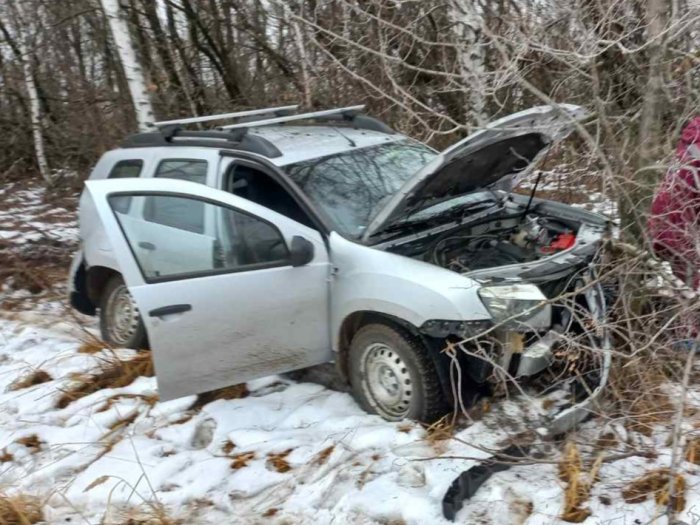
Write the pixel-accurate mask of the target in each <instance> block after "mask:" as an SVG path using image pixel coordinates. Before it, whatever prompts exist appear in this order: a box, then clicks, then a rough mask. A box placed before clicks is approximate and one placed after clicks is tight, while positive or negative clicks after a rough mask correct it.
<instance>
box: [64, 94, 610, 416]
mask: <svg viewBox="0 0 700 525" xmlns="http://www.w3.org/2000/svg"><path fill="white" fill-rule="evenodd" d="M294 109H295V107H283V108H272V109H267V110H259V111H248V112H242V113H237V114H227V115H214V116H211V117H200V118H193V119H184V120H179V121H169V122H160V123H155V125H154V126H155V131H153V132H151V133H143V134H139V135H134V136H132V137H129V138H128V139H127V140H126V141H125V142H124V144H123V145H122V147H120V148H118V149H115V150H113V151H110V152H108V153H106V154H105V155H104V156H103V157H102V158H101V160H100V161H99V162H98V164H97V165H96V167H95V169H94V170H93V173H92V175H91V176H90V180H89V181H87V182H86V190H85V192H84V194H83V196H82V198H81V206H80V228H81V239H82V246H81V251H80V252H79V253H78V254H77V255H76V257H75V259H74V263H73V266H72V270H71V277H70V285H71V303H72V305H73V306H74V307H75V308H76V309H78V310H79V311H81V312H83V313H86V314H92V315H94V314H96V313H97V312H99V315H100V320H101V327H102V334H103V337H104V339H105V340H106V341H107V342H109V343H111V344H113V345H118V346H119V345H121V346H130V347H135V348H136V347H145V346H146V345H147V344H148V345H149V346H150V348H151V349H152V352H153V357H154V362H155V369H156V375H157V381H158V388H159V391H160V397H161V399H163V400H167V399H172V398H176V397H179V396H184V395H188V394H195V393H199V392H203V391H209V390H213V389H217V388H220V387H225V386H227V385H231V384H235V383H240V382H244V381H249V380H252V379H255V378H258V377H261V376H266V375H270V374H276V373H282V372H288V371H291V370H295V369H300V368H303V367H308V366H311V365H316V364H319V363H324V362H329V361H335V363H336V364H337V369H338V371H339V373H340V374H342V376H343V377H344V378H345V379H347V380H348V381H349V383H350V385H351V388H352V392H353V394H354V396H355V398H356V399H357V401H358V402H359V403H360V404H361V405H362V406H363V407H364V408H365V409H366V410H368V411H370V412H374V413H377V414H379V415H381V416H382V417H384V418H386V419H388V420H399V419H402V418H413V419H417V420H421V421H431V420H434V419H436V418H437V417H440V416H442V415H443V414H445V413H446V412H448V411H449V410H450V407H451V406H453V405H454V404H455V403H456V402H457V401H460V402H461V403H462V404H468V402H469V400H471V399H474V397H475V396H474V395H473V394H474V392H477V391H483V390H484V389H488V386H489V385H492V384H494V382H495V381H497V380H498V381H502V380H503V378H510V380H513V381H518V382H521V383H526V382H527V381H530V380H536V379H537V378H538V377H541V376H542V374H544V373H546V371H547V369H549V368H550V367H552V366H556V364H557V361H558V358H557V357H555V355H559V354H561V351H559V352H558V353H557V352H555V348H556V347H557V345H561V344H562V341H565V340H567V339H569V338H568V337H567V336H568V335H571V336H573V337H577V338H581V337H584V338H585V339H586V344H587V346H588V347H589V348H590V349H591V350H592V351H593V353H594V354H595V357H594V358H593V361H595V363H596V366H595V367H594V368H595V372H594V373H591V374H589V379H588V380H587V382H586V384H585V390H586V391H587V395H586V396H584V397H585V399H581V397H580V396H578V395H574V394H572V396H571V399H570V403H569V404H568V405H567V406H566V407H564V409H563V410H560V411H559V412H558V413H557V414H556V417H554V418H553V419H552V420H551V421H550V423H551V425H552V428H554V429H557V428H563V427H565V426H568V425H570V424H571V423H572V422H575V421H578V420H580V419H581V418H582V417H584V416H585V412H586V409H587V407H588V406H589V404H590V403H591V402H592V400H593V399H594V398H595V396H597V395H598V393H599V392H600V389H601V388H602V386H603V384H604V383H605V380H606V375H607V365H608V363H609V348H608V345H609V343H608V335H607V333H606V332H605V330H604V326H603V325H604V320H605V303H604V298H603V293H602V291H601V288H600V286H599V284H597V282H596V281H595V273H596V265H597V251H598V248H599V246H600V243H601V239H602V238H603V236H604V234H605V233H606V231H607V228H608V225H607V221H606V219H605V218H603V217H601V216H599V215H596V214H593V213H589V212H586V211H583V210H580V209H575V208H572V207H570V206H568V205H564V204H561V203H557V202H552V201H547V200H540V199H537V198H533V196H534V192H533V195H530V196H524V195H518V194H514V193H511V189H512V187H513V186H514V184H515V183H516V182H517V179H518V178H519V177H522V176H523V175H524V174H526V173H527V172H528V171H530V170H531V169H532V167H533V166H534V165H535V163H536V162H537V161H538V160H539V159H541V158H542V157H543V155H544V154H545V153H546V152H547V151H548V150H549V148H551V147H552V145H553V144H554V143H555V142H557V141H558V140H560V139H562V138H564V137H565V136H566V135H568V134H569V132H570V131H571V129H572V128H573V126H574V124H575V122H576V120H577V119H580V118H581V117H582V116H583V114H584V112H583V110H582V109H581V108H579V107H576V106H572V105H560V106H556V107H550V106H543V107H536V108H532V109H530V110H526V111H522V112H519V113H516V114H513V115H511V116H508V117H505V118H502V119H500V120H498V121H495V122H493V123H492V124H490V125H489V126H487V127H485V128H484V129H482V130H480V131H479V132H477V133H475V134H473V135H471V136H469V137H467V138H465V139H464V140H462V141H460V142H459V143H457V144H455V145H454V146H452V147H450V148H448V149H447V150H445V151H443V152H436V151H434V150H433V149H431V148H429V147H428V146H426V145H424V144H421V143H419V142H417V141H415V140H412V139H410V138H407V137H405V136H403V135H401V134H398V133H396V132H394V131H393V130H391V129H390V128H389V127H387V126H386V125H385V124H383V123H381V122H380V121H378V120H376V119H373V118H371V117H368V116H366V115H363V114H361V113H360V109H361V106H360V107H357V106H356V107H351V108H341V109H339V110H328V111H321V112H315V113H310V114H295V113H294ZM214 119H220V120H222V119H233V120H234V123H233V124H229V125H225V126H222V127H219V128H216V129H213V130H209V131H188V130H186V129H185V128H186V126H187V125H188V124H190V123H192V122H199V123H201V122H204V121H213V120H214ZM235 119H238V120H235ZM562 296H566V297H568V298H569V299H568V300H567V301H561V300H559V298H560V297H562ZM577 310H578V312H577ZM582 311H583V312H585V313H586V316H587V318H588V320H587V321H586V322H582V321H581V320H580V317H581V316H580V313H581V312H582ZM446 348H447V349H448V351H444V350H445V349H446ZM559 359H561V358H559ZM563 359H566V357H565V356H564V358H563ZM591 378H592V379H591ZM579 390H580V389H579Z"/></svg>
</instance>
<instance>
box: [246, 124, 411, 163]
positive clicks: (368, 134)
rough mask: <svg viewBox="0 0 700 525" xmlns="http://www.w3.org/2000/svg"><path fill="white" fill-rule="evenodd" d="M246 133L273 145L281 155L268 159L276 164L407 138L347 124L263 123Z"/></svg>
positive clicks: (397, 134)
mask: <svg viewBox="0 0 700 525" xmlns="http://www.w3.org/2000/svg"><path fill="white" fill-rule="evenodd" d="M248 133H249V134H250V135H255V136H258V137H262V138H263V139H266V140H268V141H269V142H270V143H272V144H274V146H275V147H276V148H277V149H278V150H279V151H280V153H281V155H279V156H277V157H274V158H270V159H268V160H269V161H270V162H272V163H273V164H276V165H277V166H286V165H288V164H294V163H297V162H301V161H304V160H309V159H316V158H319V157H326V156H328V155H333V154H336V153H341V152H344V151H348V150H353V149H358V148H365V147H368V146H375V145H377V144H385V143H390V142H396V141H399V140H405V139H406V137H405V136H404V135H401V134H399V133H391V134H389V133H382V132H379V131H371V130H367V129H356V128H352V127H346V126H338V127H335V126H262V127H257V128H256V127H251V128H249V130H248Z"/></svg>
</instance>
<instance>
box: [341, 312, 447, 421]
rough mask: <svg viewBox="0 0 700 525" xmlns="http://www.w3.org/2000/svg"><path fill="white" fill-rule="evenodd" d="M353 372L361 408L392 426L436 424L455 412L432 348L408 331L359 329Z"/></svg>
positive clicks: (353, 350)
mask: <svg viewBox="0 0 700 525" xmlns="http://www.w3.org/2000/svg"><path fill="white" fill-rule="evenodd" d="M348 372H349V378H350V385H351V387H352V393H353V396H354V397H355V399H356V400H357V402H358V403H359V404H360V406H361V407H362V408H363V409H365V410H366V411H367V412H370V413H372V414H378V415H380V416H381V417H383V418H384V419H386V420H388V421H398V420H401V419H404V418H408V419H414V420H417V421H421V422H423V423H432V422H434V421H435V420H437V419H439V418H440V417H442V416H444V415H445V414H446V413H448V412H449V411H450V408H449V405H448V404H447V402H446V401H445V397H444V394H443V391H442V386H441V385H440V380H439V379H438V375H437V372H436V371H435V366H434V364H433V361H432V359H431V358H430V356H429V355H428V351H427V349H426V348H425V346H424V345H423V343H422V342H421V341H420V339H418V338H417V337H414V336H413V335H411V334H410V333H409V332H408V331H406V330H403V329H400V328H398V327H391V326H388V325H384V324H368V325H366V326H363V327H362V328H360V329H359V330H358V331H357V333H356V334H355V336H354V337H353V338H352V342H351V343H350V352H349V356H348Z"/></svg>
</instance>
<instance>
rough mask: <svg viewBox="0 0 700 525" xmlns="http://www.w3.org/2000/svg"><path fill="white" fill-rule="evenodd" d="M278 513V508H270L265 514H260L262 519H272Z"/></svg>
mask: <svg viewBox="0 0 700 525" xmlns="http://www.w3.org/2000/svg"><path fill="white" fill-rule="evenodd" d="M279 511H280V509H278V508H276V507H270V508H269V509H267V510H266V511H265V512H263V513H262V517H263V518H272V517H274V516H275V515H276V514H277V513H278V512H279Z"/></svg>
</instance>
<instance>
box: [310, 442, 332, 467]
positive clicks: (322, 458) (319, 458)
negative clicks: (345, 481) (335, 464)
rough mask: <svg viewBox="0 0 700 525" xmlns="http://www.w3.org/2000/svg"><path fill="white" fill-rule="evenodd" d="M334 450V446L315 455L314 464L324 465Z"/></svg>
mask: <svg viewBox="0 0 700 525" xmlns="http://www.w3.org/2000/svg"><path fill="white" fill-rule="evenodd" d="M334 450H335V445H331V446H330V447H326V448H324V449H323V450H322V451H321V452H319V453H318V454H317V455H316V458H315V459H314V463H316V464H317V465H324V464H325V463H326V461H328V458H329V457H330V455H331V454H332V453H333V451H334Z"/></svg>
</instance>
